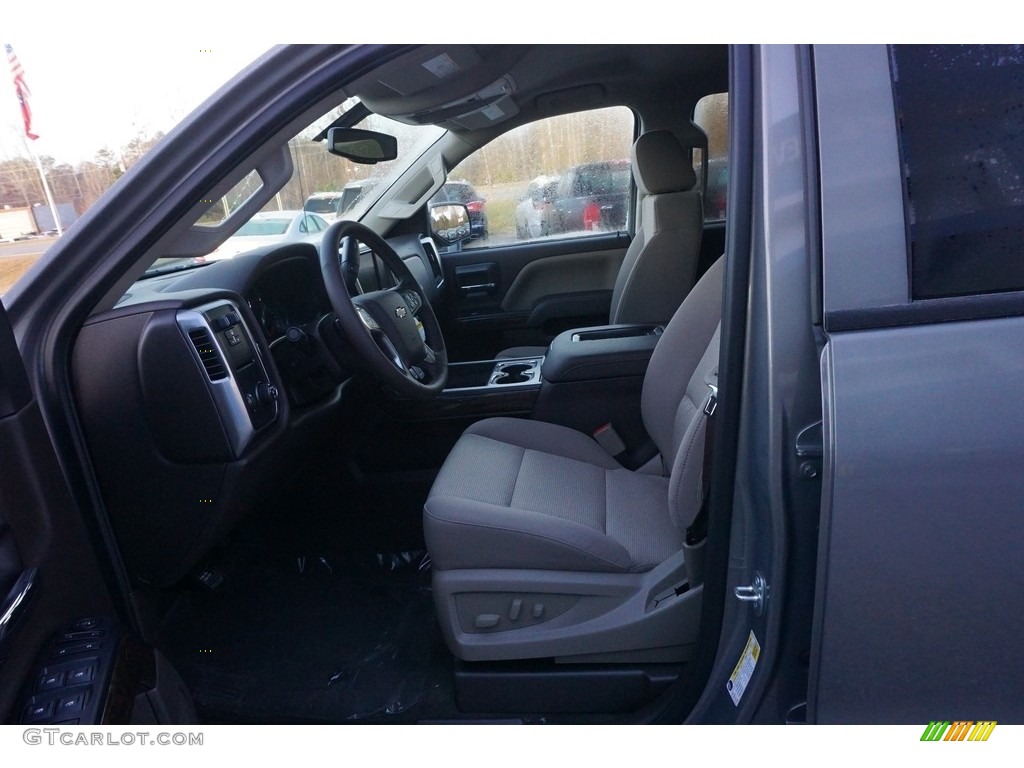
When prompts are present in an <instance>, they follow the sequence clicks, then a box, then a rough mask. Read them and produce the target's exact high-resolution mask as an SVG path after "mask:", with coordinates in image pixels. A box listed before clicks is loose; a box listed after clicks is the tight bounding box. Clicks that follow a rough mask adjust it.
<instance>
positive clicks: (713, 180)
mask: <svg viewBox="0 0 1024 768" xmlns="http://www.w3.org/2000/svg"><path fill="white" fill-rule="evenodd" d="M693 122H694V123H695V124H696V125H698V126H700V128H701V130H703V131H704V133H706V134H707V137H708V185H707V190H706V191H705V193H704V221H706V222H708V221H723V220H724V219H725V202H726V199H727V198H728V192H729V94H727V93H713V94H710V95H708V96H705V97H704V98H702V99H701V100H700V101H698V102H697V105H696V106H695V107H694V110H693ZM702 165H703V163H702V162H701V152H700V150H699V149H697V150H694V152H693V169H694V170H695V171H696V172H697V180H698V188H699V187H700V181H701V178H700V174H701V170H702Z"/></svg>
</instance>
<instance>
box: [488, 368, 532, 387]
mask: <svg viewBox="0 0 1024 768" xmlns="http://www.w3.org/2000/svg"><path fill="white" fill-rule="evenodd" d="M532 373H533V366H532V365H510V366H508V367H507V368H505V369H503V370H502V371H501V373H499V374H498V378H497V379H496V380H495V382H494V383H495V384H522V383H523V382H526V381H529V380H530V376H531V374H532Z"/></svg>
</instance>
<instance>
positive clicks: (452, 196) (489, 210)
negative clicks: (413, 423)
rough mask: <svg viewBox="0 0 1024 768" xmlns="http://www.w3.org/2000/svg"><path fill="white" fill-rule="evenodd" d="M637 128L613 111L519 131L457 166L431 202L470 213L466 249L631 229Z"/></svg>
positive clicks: (627, 115)
mask: <svg viewBox="0 0 1024 768" xmlns="http://www.w3.org/2000/svg"><path fill="white" fill-rule="evenodd" d="M634 124H635V121H634V117H633V113H632V112H631V111H630V110H629V109H627V108H626V107H611V108H608V109H597V110H592V111H589V112H578V113H575V114H571V115H561V116H559V117H551V118H547V119H544V120H538V121H536V122H534V123H530V124H529V125H524V126H521V127H519V128H516V129H515V130H512V131H509V132H508V133H506V134H504V135H502V136H500V137H498V138H497V139H495V140H494V141H492V142H491V143H490V144H488V145H487V146H485V147H483V148H482V149H480V150H478V151H477V152H474V153H473V154H472V155H470V156H469V157H467V158H466V159H465V160H464V161H462V162H461V163H459V165H458V166H457V167H456V168H455V169H454V170H452V171H451V172H450V173H449V174H448V181H447V182H446V183H445V185H444V186H443V187H441V189H440V190H438V192H437V194H436V195H434V197H433V198H432V200H431V202H458V203H464V204H465V206H466V207H467V208H468V209H469V224H470V230H471V232H472V238H471V239H470V240H469V241H468V242H467V243H464V244H463V247H464V248H481V247H483V248H486V247H489V246H499V245H508V244H512V243H516V242H524V241H529V240H538V239H541V238H547V237H566V236H570V237H571V236H580V235H586V234H589V233H597V232H616V231H620V230H625V229H626V226H627V224H628V217H629V207H630V206H629V201H630V188H631V181H632V178H631V174H630V164H629V151H630V147H631V146H632V144H633V138H634V136H633V133H634Z"/></svg>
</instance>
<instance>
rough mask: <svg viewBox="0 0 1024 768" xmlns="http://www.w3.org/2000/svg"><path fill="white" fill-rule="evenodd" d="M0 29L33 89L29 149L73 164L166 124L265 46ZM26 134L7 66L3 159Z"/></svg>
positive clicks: (1, 96) (1, 119)
mask: <svg viewBox="0 0 1024 768" xmlns="http://www.w3.org/2000/svg"><path fill="white" fill-rule="evenodd" d="M37 7H41V6H37ZM0 30H2V32H0V34H3V33H6V35H5V37H4V38H3V42H5V43H10V44H11V46H12V47H13V48H14V52H15V53H16V54H17V56H18V58H19V60H20V61H21V65H22V67H23V68H24V70H25V81H26V82H27V84H28V87H29V88H30V89H31V91H32V97H31V99H30V103H31V106H32V127H33V132H34V133H36V134H38V135H39V139H38V140H36V141H33V142H31V147H32V151H33V152H34V153H35V154H37V155H51V156H53V157H55V158H57V159H58V160H61V161H66V162H70V163H72V164H74V163H78V162H79V161H81V160H89V159H92V158H93V157H94V156H95V154H96V152H97V151H98V150H99V149H101V148H103V147H104V146H106V147H109V148H110V149H118V148H120V147H121V146H123V145H125V144H127V143H128V142H129V141H131V140H132V139H133V138H135V137H136V136H138V135H140V134H141V135H143V136H151V135H152V134H154V133H156V132H157V131H164V132H166V131H168V130H169V129H170V128H172V127H173V126H174V125H175V124H176V123H178V122H179V121H180V120H181V119H182V118H183V117H184V116H185V115H187V114H188V113H189V112H191V111H192V110H193V109H194V108H195V107H197V106H199V104H200V103H202V101H203V100H204V99H205V98H206V97H207V96H209V95H210V94H212V93H213V92H214V91H215V90H217V88H218V87H220V86H221V85H222V84H223V83H225V82H226V81H227V80H228V79H230V77H231V76H232V75H234V74H235V73H236V72H238V71H239V70H240V69H242V68H243V67H244V66H245V65H246V64H248V63H249V62H250V61H252V60H253V59H255V58H256V57H257V56H259V55H260V54H261V53H262V52H263V51H265V50H266V49H267V47H268V45H267V44H265V43H262V44H261V43H259V42H250V41H243V42H237V43H222V44H220V45H218V44H216V43H205V44H204V45H205V48H200V47H199V45H200V44H196V43H191V42H187V41H185V42H182V41H180V39H179V40H175V39H170V40H152V39H151V40H140V39H135V40H131V41H127V42H122V43H120V44H118V45H117V46H109V47H107V46H103V45H95V44H93V45H89V46H81V45H77V44H72V43H71V42H70V41H69V40H54V39H48V38H40V37H34V36H28V37H26V38H24V39H18V38H17V37H16V36H14V35H11V34H10V30H9V29H3V28H0ZM172 38H173V36H172ZM23 137H24V131H23V126H22V119H21V111H20V109H19V107H18V102H17V99H16V97H15V92H14V85H13V83H12V81H11V77H10V72H9V69H8V68H7V67H6V66H5V67H4V71H3V73H2V75H0V159H7V158H11V157H16V156H24V155H25V142H24V141H23Z"/></svg>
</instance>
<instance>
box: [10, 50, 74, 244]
mask: <svg viewBox="0 0 1024 768" xmlns="http://www.w3.org/2000/svg"><path fill="white" fill-rule="evenodd" d="M4 50H5V51H6V53H7V63H8V64H10V66H11V77H12V78H13V79H14V93H15V95H16V96H17V98H18V104H19V105H20V106H21V116H22V121H23V122H24V124H25V134H24V136H23V137H22V143H24V145H25V151H26V152H28V156H29V158H30V159H31V160H32V162H33V163H35V166H36V170H37V171H39V179H40V180H41V181H42V182H43V192H44V193H45V194H46V202H47V204H48V205H49V206H50V214H51V215H52V216H53V224H54V226H55V227H56V228H57V235H58V236H63V235H64V228H63V227H62V226H61V223H60V214H59V213H58V212H57V205H56V203H54V202H53V194H52V193H51V192H50V183H49V182H48V181H47V180H46V173H44V171H43V164H42V163H41V162H40V161H39V158H37V157H36V156H35V154H34V153H33V152H32V150H31V149H30V148H29V146H28V140H29V139H33V140H35V139H38V138H39V137H38V136H36V135H35V134H34V133H32V110H31V109H29V105H28V97H29V96H30V95H31V92H30V91H29V89H28V85H27V84H26V83H25V70H24V69H23V68H22V66H21V62H20V61H19V60H18V57H17V55H16V54H15V53H14V49H13V48H12V47H11V45H10V44H9V43H4ZM33 218H34V216H33ZM36 226H37V227H38V226H39V222H38V221H37V222H36Z"/></svg>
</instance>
